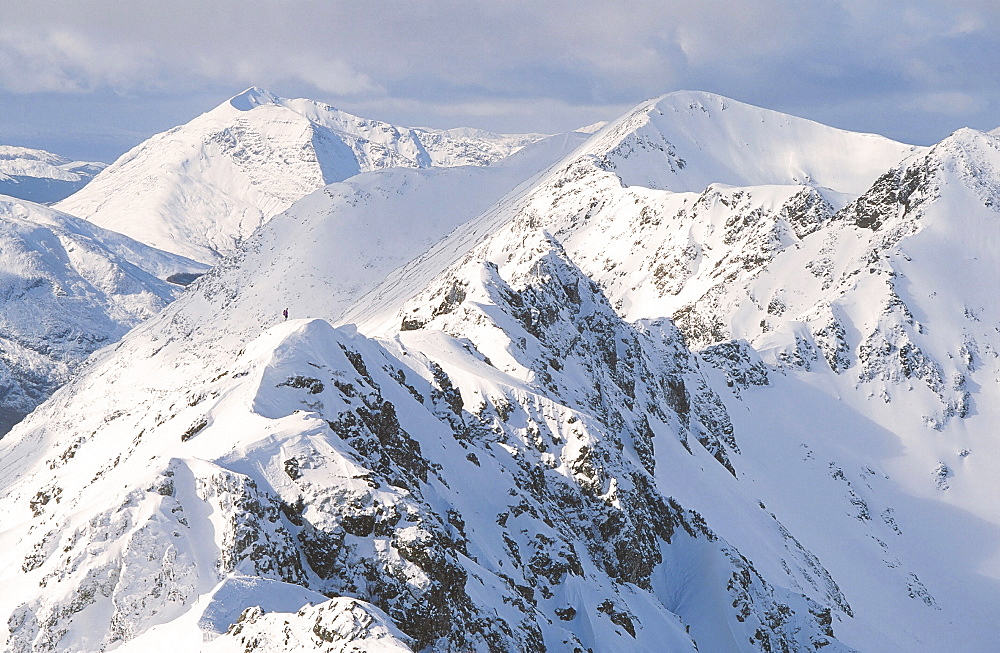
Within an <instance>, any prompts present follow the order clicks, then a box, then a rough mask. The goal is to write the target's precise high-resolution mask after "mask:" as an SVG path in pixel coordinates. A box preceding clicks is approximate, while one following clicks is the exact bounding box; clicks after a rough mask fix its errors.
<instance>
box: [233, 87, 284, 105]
mask: <svg viewBox="0 0 1000 653" xmlns="http://www.w3.org/2000/svg"><path fill="white" fill-rule="evenodd" d="M229 104H231V105H232V106H233V108H235V109H238V110H240V111H250V110H251V109H253V108H254V107H259V106H260V105H262V104H278V98H277V97H275V96H274V95H271V94H270V93H268V92H267V91H265V90H264V89H262V88H258V87H256V86H251V87H250V88H248V89H247V90H245V91H243V92H242V93H240V94H238V95H234V96H233V97H231V98H229Z"/></svg>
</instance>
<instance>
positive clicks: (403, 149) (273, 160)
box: [59, 88, 541, 264]
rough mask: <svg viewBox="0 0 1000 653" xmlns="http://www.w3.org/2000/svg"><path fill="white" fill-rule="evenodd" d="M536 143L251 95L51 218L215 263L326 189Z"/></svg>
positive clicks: (170, 138) (198, 121)
mask: <svg viewBox="0 0 1000 653" xmlns="http://www.w3.org/2000/svg"><path fill="white" fill-rule="evenodd" d="M540 138H541V135H538V134H526V135H501V134H492V133H489V132H484V131H480V130H475V129H453V130H435V129H421V128H409V127H398V126H395V125H390V124H388V123H384V122H379V121H377V120H369V119H365V118H359V117H357V116H353V115H351V114H348V113H345V112H343V111H339V110H337V109H335V108H333V107H331V106H329V105H326V104H322V103H319V102H314V101H312V100H305V99H296V100H289V99H284V98H279V97H275V96H274V95H271V94H270V93H268V92H266V91H263V90H261V89H258V88H250V89H248V90H246V91H244V92H243V93H241V94H239V95H237V96H235V97H233V98H232V99H230V100H228V101H227V102H224V103H223V104H221V105H220V106H218V107H216V108H215V109H213V110H212V111H209V112H207V113H205V114H203V115H201V116H199V117H198V118H195V119H194V120H192V121H191V122H189V123H187V124H186V125H182V126H180V127H176V128H174V129H171V130H169V131H167V132H164V133H162V134H157V135H156V136H153V137H152V138H150V139H149V140H147V141H145V142H144V143H142V144H140V145H138V146H136V147H135V148H133V149H132V150H131V151H130V152H128V153H126V154H124V155H123V156H122V157H121V158H119V159H118V160H117V161H115V162H114V163H113V164H112V165H111V166H110V167H108V168H107V169H106V170H105V171H104V172H102V173H101V174H100V175H99V176H98V177H97V178H96V179H95V180H94V183H93V184H91V185H89V186H87V187H86V188H85V189H84V190H82V191H81V192H79V193H77V194H75V195H73V196H72V197H70V198H68V199H66V200H64V201H63V202H61V203H60V204H59V209H60V210H62V211H65V212H67V213H70V214H72V215H76V216H79V217H82V218H86V219H88V220H91V221H92V222H94V223H95V224H98V225H100V226H102V227H105V228H107V229H112V230H114V231H118V232H120V233H123V234H126V235H128V236H131V237H132V238H134V239H136V240H138V241H140V242H144V243H147V244H149V245H152V246H154V247H158V248H160V249H163V250H166V251H170V252H174V253H177V254H180V255H182V256H187V257H189V258H192V259H195V260H198V261H202V262H205V263H209V264H214V263H215V262H217V261H218V260H219V258H220V257H222V256H224V255H227V254H231V253H232V252H234V251H235V249H236V247H237V245H238V244H239V243H240V242H241V241H243V240H244V239H245V238H246V237H248V236H249V235H250V234H251V233H253V231H254V230H255V229H256V228H257V227H258V226H260V225H261V224H262V223H264V222H266V221H267V220H268V219H269V218H271V217H272V216H274V215H275V214H277V213H280V212H281V211H284V210H285V209H287V208H288V207H289V206H290V205H291V204H292V203H293V202H295V201H296V200H298V199H300V198H302V197H303V196H305V195H307V194H308V193H310V192H312V191H314V190H316V189H318V188H320V187H322V186H324V185H326V184H330V183H333V182H337V181H342V180H344V179H347V178H348V177H351V176H353V175H355V174H358V173H359V172H367V171H372V170H384V169H387V168H398V167H406V168H428V167H431V166H449V167H450V166H465V165H477V166H485V165H490V164H491V163H494V162H496V161H498V160H500V159H502V158H504V157H506V156H508V155H509V154H511V153H513V152H515V151H517V150H518V149H520V148H521V147H523V146H525V145H527V144H528V143H531V142H534V141H536V140H538V139H540Z"/></svg>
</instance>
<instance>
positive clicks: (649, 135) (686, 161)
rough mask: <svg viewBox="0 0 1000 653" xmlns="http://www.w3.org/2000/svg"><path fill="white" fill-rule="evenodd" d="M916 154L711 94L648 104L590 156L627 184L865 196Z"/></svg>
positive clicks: (609, 130)
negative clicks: (779, 188)
mask: <svg viewBox="0 0 1000 653" xmlns="http://www.w3.org/2000/svg"><path fill="white" fill-rule="evenodd" d="M913 149H914V148H912V147H911V146H908V145H904V144H902V143H896V142H894V141H891V140H889V139H887V138H884V137H881V136H876V135H873V134H858V133H853V132H847V131H843V130H839V129H835V128H833V127H827V126H825V125H821V124H819V123H816V122H812V121H810V120H806V119H803V118H797V117H794V116H790V115H787V114H783V113H779V112H777V111H771V110H768V109H762V108H759V107H754V106H751V105H748V104H744V103H742V102H737V101H735V100H731V99H728V98H724V97H722V96H719V95H713V94H711V93H701V92H694V91H679V92H676V93H670V94H667V95H664V96H662V97H659V98H655V99H652V100H649V101H647V102H645V103H643V104H641V105H639V106H638V107H636V108H635V109H634V110H633V111H631V112H630V113H628V114H626V115H625V116H623V117H622V118H620V119H619V120H617V121H614V122H612V123H611V124H609V125H608V126H606V127H605V128H604V129H603V130H602V131H601V132H599V134H598V135H597V137H596V138H595V141H594V142H593V143H592V145H591V148H590V152H591V153H592V154H593V155H594V156H596V157H598V160H599V161H600V162H601V165H602V166H603V167H605V168H606V169H608V170H612V171H614V172H615V173H616V174H618V175H619V176H620V177H621V178H622V180H623V182H624V183H625V184H627V185H640V186H646V187H649V188H661V189H666V190H673V191H695V192H697V191H700V190H702V189H703V188H705V187H706V186H708V185H709V184H711V183H723V184H729V185H732V186H755V185H763V184H808V185H811V186H815V187H817V188H828V189H832V190H833V191H836V192H840V193H848V194H852V195H855V196H856V195H858V194H860V193H862V192H863V191H864V190H865V188H867V186H868V185H869V184H870V183H871V180H872V179H874V178H875V177H876V176H877V175H878V174H880V173H881V172H884V171H885V170H887V169H888V168H890V167H892V166H894V165H896V164H897V163H898V162H899V161H900V160H901V159H902V158H903V157H904V156H906V155H907V154H908V153H910V152H911V151H912V150H913Z"/></svg>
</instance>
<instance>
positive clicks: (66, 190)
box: [0, 145, 107, 204]
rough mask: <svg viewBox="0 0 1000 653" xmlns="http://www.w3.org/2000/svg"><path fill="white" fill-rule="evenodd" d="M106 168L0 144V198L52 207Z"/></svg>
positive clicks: (47, 153) (92, 163)
mask: <svg viewBox="0 0 1000 653" xmlns="http://www.w3.org/2000/svg"><path fill="white" fill-rule="evenodd" d="M106 167H107V165H106V164H104V163H98V162H94V161H70V160H69V159H67V158H65V157H62V156H59V155H58V154H52V153H51V152H46V151H45V150H33V149H31V148H27V147H14V146H11V145H0V195H8V196H11V197H18V198H20V199H25V200H30V201H32V202H38V203H41V204H52V203H54V202H58V201H59V200H61V199H65V198H66V197H69V196H70V195H72V194H73V193H75V192H76V191H78V190H80V189H81V188H83V187H84V186H85V185H87V183H88V182H89V181H90V180H91V179H93V178H94V176H95V175H97V174H98V173H99V172H100V171H101V170H104V168H106Z"/></svg>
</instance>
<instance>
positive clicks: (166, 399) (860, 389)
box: [0, 93, 1000, 652]
mask: <svg viewBox="0 0 1000 653" xmlns="http://www.w3.org/2000/svg"><path fill="white" fill-rule="evenodd" d="M723 104H724V105H725V106H726V109H725V111H724V113H716V108H717V109H718V112H722V109H721V106H722V105H723ZM692 105H694V106H692ZM717 105H718V107H717ZM671 107H674V108H677V111H673V110H672V109H671ZM684 107H687V108H686V109H685V108H684ZM699 107H702V108H704V109H705V110H704V111H703V110H702V108H699ZM761 120H763V122H760V121H761ZM626 125H628V126H631V131H630V130H629V129H626ZM760 125H763V127H762V126H760ZM793 127H794V129H793ZM738 128H741V129H745V130H747V131H746V134H745V135H743V132H741V131H739V129H738ZM637 134H638V135H637ZM656 134H659V135H660V137H662V139H663V140H662V141H657V140H656V139H657V138H659V137H657V136H656ZM667 135H669V139H668V138H667ZM685 135H689V136H691V135H693V136H691V138H689V139H687V140H685V138H686V136H685ZM695 136H696V137H697V138H695ZM576 138H580V137H576ZM663 141H666V142H667V143H668V144H669V145H670V146H671V147H672V148H673V150H674V151H675V152H676V155H675V154H669V150H670V149H671V147H667V145H663V149H662V150H661V149H658V148H656V147H652V146H649V147H643V146H641V145H638V144H640V143H646V144H647V145H648V144H649V143H651V142H653V143H658V142H659V143H661V144H662V142H663ZM674 141H676V143H675V142H674ZM625 142H629V143H633V144H635V146H634V147H629V148H623V147H621V143H625ZM695 143H697V144H699V147H700V148H701V149H698V148H696V147H695V145H694V144H695ZM747 143H751V144H760V147H761V148H762V149H760V150H759V151H762V152H769V151H771V150H767V149H766V148H763V145H764V144H767V143H777V144H781V146H782V147H784V148H786V149H788V150H789V151H791V152H792V153H793V154H794V155H795V160H796V161H798V162H800V163H801V165H798V166H796V167H794V169H790V168H788V166H787V161H788V157H787V154H788V152H785V154H784V155H778V154H775V155H774V156H771V155H768V156H756V157H755V156H753V152H754V151H756V150H753V149H748V148H750V146H749V145H746V144H747ZM824 143H825V144H826V145H824ZM830 143H835V144H837V146H838V147H841V148H843V151H841V152H838V153H837V157H839V158H832V159H831V157H830V150H829V149H824V148H829V147H833V146H832V145H830ZM536 147H537V148H540V149H537V150H534V152H533V148H525V149H524V150H523V151H522V152H520V153H518V154H517V155H515V156H512V157H510V158H509V159H506V160H505V161H504V162H503V163H501V164H499V165H496V166H490V167H488V168H455V169H424V170H419V169H418V170H389V171H382V172H374V173H368V174H363V175H358V176H356V177H353V178H352V179H350V180H348V181H346V182H342V183H338V184H333V185H331V186H328V187H326V188H324V189H322V190H320V191H317V192H315V193H313V194H311V195H309V196H308V197H306V198H304V199H303V200H301V201H300V202H298V203H296V204H295V205H294V206H293V207H292V208H291V209H290V210H289V211H287V212H286V213H284V214H281V215H279V216H277V217H275V218H274V219H272V220H271V221H270V222H268V223H267V224H266V225H264V226H263V227H262V228H261V229H259V230H258V231H257V232H256V233H255V234H254V235H253V236H251V237H250V238H248V239H247V240H246V241H245V242H244V243H243V244H242V245H241V247H240V249H239V251H238V252H237V254H236V255H235V256H233V257H231V258H229V259H226V260H224V261H223V263H222V264H220V265H219V266H217V267H216V268H214V269H213V270H212V271H211V272H210V273H208V274H206V275H205V276H204V277H202V278H201V279H200V280H199V281H198V282H197V283H196V284H194V285H193V286H192V288H191V289H190V290H189V292H187V293H185V295H184V296H183V297H182V298H181V299H179V300H178V301H176V302H174V303H173V304H171V305H170V306H168V307H167V308H165V309H164V310H163V311H162V312H161V313H160V314H158V315H157V316H155V317H154V318H152V319H150V320H149V321H147V322H145V323H144V324H142V325H140V326H138V327H137V328H136V329H134V330H133V331H132V332H130V333H129V334H128V335H127V336H126V337H125V338H124V339H123V340H122V341H121V343H120V345H119V346H118V347H116V348H115V349H110V348H109V349H104V350H101V351H100V352H98V353H97V354H95V355H94V357H93V358H92V359H91V361H90V363H89V364H88V366H87V368H86V370H84V373H83V374H82V375H81V376H80V377H79V378H78V379H77V380H75V381H73V382H71V383H70V384H69V385H67V386H65V387H64V388H62V389H61V390H60V391H59V392H57V393H56V394H55V395H54V396H53V397H52V399H50V400H49V401H48V402H46V403H45V404H44V405H43V406H41V407H40V408H39V409H38V410H37V411H35V412H34V413H33V414H32V415H31V416H29V417H28V419H27V420H25V422H23V423H22V424H20V425H19V426H18V427H16V428H15V429H14V431H12V433H11V434H10V435H9V436H8V437H7V438H5V439H4V440H3V441H0V488H2V491H0V524H2V525H3V526H2V530H0V544H2V546H3V547H4V549H5V550H6V551H8V552H9V555H8V560H9V562H5V563H3V565H0V582H2V583H3V584H4V587H5V592H4V593H2V594H0V614H2V615H9V616H8V619H7V624H8V629H9V631H10V635H9V638H8V641H7V647H8V648H9V649H11V650H14V651H40V650H97V649H101V648H104V649H114V648H121V649H122V650H139V649H140V648H142V649H153V650H159V649H161V648H163V647H164V642H169V644H170V645H171V646H174V647H176V646H177V645H179V644H180V643H185V644H186V645H187V646H188V647H189V648H199V647H201V648H204V649H205V650H220V651H221V650H236V649H239V650H250V651H253V650H259V651H267V650H288V649H289V648H291V647H294V646H296V645H301V646H310V647H316V648H320V647H325V648H320V650H334V651H336V650H350V647H351V646H355V645H356V646H357V647H362V648H365V649H367V650H406V649H407V648H410V649H412V650H454V651H468V650H476V651H492V650H524V651H536V650H543V647H544V650H549V651H552V650H556V651H574V650H587V649H588V648H589V649H592V650H595V651H598V650H600V651H605V650H636V651H662V650H670V651H694V650H700V651H713V652H716V651H718V652H729V651H774V650H794V651H808V650H820V649H822V650H824V651H849V650H861V651H879V652H883V651H887V652H907V651H917V650H950V651H982V650H989V649H990V647H991V646H992V642H994V641H995V639H996V636H997V625H996V620H995V615H996V614H997V613H998V611H1000V581H998V579H1000V571H998V568H997V561H998V560H1000V551H998V547H1000V545H998V544H997V542H1000V539H998V538H997V535H998V534H1000V533H998V531H1000V515H997V514H996V506H995V502H993V501H991V500H990V497H992V496H993V495H994V494H995V480H994V477H993V474H992V471H993V470H995V469H996V467H997V465H998V464H1000V445H998V444H997V440H996V438H995V436H994V434H993V430H992V427H991V424H995V423H996V418H997V416H996V415H994V414H993V411H994V410H995V409H994V408H993V407H994V406H998V405H1000V397H995V396H994V395H995V394H996V393H997V392H998V390H997V382H996V379H997V378H998V377H1000V369H997V362H996V360H997V356H998V354H997V353H996V352H997V351H1000V342H997V340H998V337H1000V335H998V332H997V330H996V329H995V328H994V325H995V324H997V322H998V320H997V317H1000V316H992V313H991V311H992V310H993V308H992V307H994V306H997V305H1000V302H998V301H997V299H998V298H997V297H996V293H997V290H996V289H995V286H994V285H992V284H989V283H980V282H974V281H975V280H978V279H986V278H990V277H991V275H993V274H995V272H996V262H995V255H994V251H995V249H996V248H995V241H996V240H997V239H998V238H1000V233H998V232H997V228H998V227H997V223H996V220H995V219H994V218H995V215H994V213H995V208H994V207H995V205H996V203H997V199H998V196H1000V192H998V190H1000V149H998V143H997V139H996V138H995V137H994V136H991V135H988V134H982V133H979V132H972V131H963V132H959V133H957V134H955V135H954V136H953V137H951V138H949V139H946V140H945V141H944V142H942V143H941V144H939V145H937V146H935V147H933V148H926V149H915V148H910V147H909V146H904V145H900V144H894V143H891V142H890V141H885V140H883V139H877V138H875V137H871V136H867V135H851V134H847V133H844V132H839V131H836V130H830V129H829V128H825V127H822V126H818V125H815V124H814V123H807V122H805V121H798V120H797V119H793V118H789V117H781V116H779V115H778V114H773V113H771V112H764V111H763V110H758V109H755V108H752V107H747V106H746V105H740V104H738V103H732V102H731V101H728V100H723V99H721V98H717V97H715V96H710V95H707V94H692V93H682V94H674V95H670V96H665V97H664V98H661V99H660V100H658V101H655V102H653V103H647V104H644V105H642V106H641V107H639V108H638V109H637V110H636V111H634V112H630V114H628V115H626V116H624V117H623V118H622V119H620V120H619V121H616V122H613V123H611V124H609V125H608V126H606V127H605V128H603V129H602V130H600V131H599V132H598V133H596V134H595V135H594V136H593V137H592V138H590V139H588V140H587V141H586V142H584V143H582V144H581V143H579V141H574V140H573V138H572V137H570V138H568V139H566V140H563V141H562V142H559V141H551V140H550V141H548V142H542V143H539V144H537V146H536ZM754 147H755V148H756V147H758V145H754ZM817 149H818V150H820V151H819V152H816V151H814V150H817ZM571 150H572V151H571ZM777 151H778V148H777V145H775V146H774V149H773V152H777ZM559 152H562V153H565V154H566V156H565V157H564V158H563V159H561V160H560V161H559V162H558V163H557V164H555V165H552V166H548V167H546V165H545V164H544V163H542V162H543V161H544V160H545V159H546V157H553V156H554V155H555V154H557V153H559ZM542 154H544V155H545V156H542ZM536 156H537V157H538V158H537V159H535V158H532V157H536ZM741 157H742V158H741ZM879 157H882V158H879ZM893 157H895V158H893ZM676 158H683V159H684V167H683V168H680V167H679V166H678V162H677V160H676ZM873 159H874V162H872V161H873ZM549 160H551V158H550V159H549ZM879 161H882V162H884V164H885V165H884V167H881V168H879V167H878V166H879V165H880V164H879ZM671 162H673V167H671ZM845 162H846V163H845ZM539 170H541V172H540V173H539V172H538V171H539ZM802 171H806V172H808V178H806V177H805V176H804V175H802V174H801V173H802ZM864 171H867V172H864ZM863 173H864V174H870V178H869V179H868V180H867V181H864V180H863V178H862V177H863ZM706 180H708V181H706ZM702 182H705V185H704V186H700V187H699V186H698V184H701V183H702ZM504 193H506V194H505V195H503V197H502V198H500V199H498V197H499V196H500V195H501V194H504ZM970 280H972V281H970ZM286 306H287V307H288V308H289V312H290V313H291V319H289V320H288V321H283V320H282V319H281V317H280V314H279V312H280V310H281V309H282V308H283V307H286ZM206 642H207V643H206Z"/></svg>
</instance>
